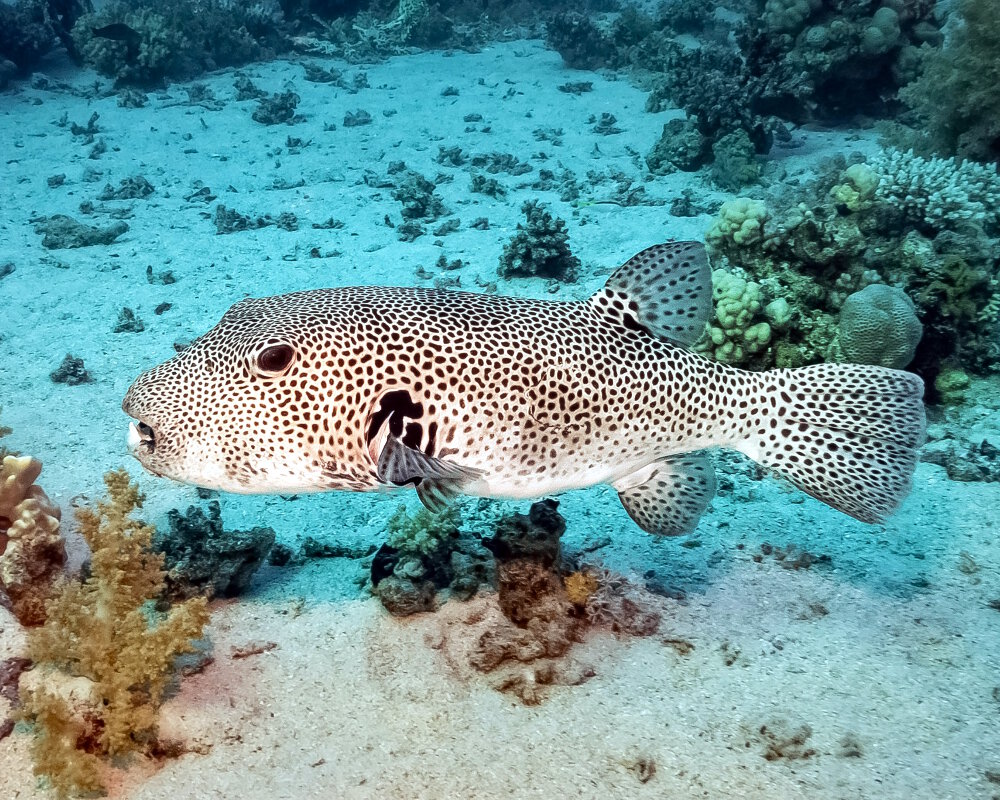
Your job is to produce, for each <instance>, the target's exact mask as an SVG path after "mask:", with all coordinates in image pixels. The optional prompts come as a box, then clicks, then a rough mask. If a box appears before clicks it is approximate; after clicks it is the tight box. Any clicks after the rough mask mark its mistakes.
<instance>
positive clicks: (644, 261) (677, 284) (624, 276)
mask: <svg viewBox="0 0 1000 800" xmlns="http://www.w3.org/2000/svg"><path fill="white" fill-rule="evenodd" d="M590 303H591V304H592V305H593V306H594V307H595V308H597V310H598V311H599V312H600V313H601V314H604V315H607V316H610V317H612V318H613V320H614V322H615V323H617V324H619V325H624V326H625V327H627V328H635V329H640V330H645V331H647V332H648V333H650V334H652V335H653V336H658V337H660V338H663V339H670V340H671V341H674V342H677V343H678V344H681V345H684V346H685V347H690V346H691V345H693V344H694V343H695V341H697V339H698V338H699V337H700V336H701V335H702V333H704V331H705V323H707V322H708V320H709V317H710V316H711V314H712V270H711V268H710V267H709V264H708V255H707V253H706V252H705V245H703V244H702V243H701V242H666V243H664V244H656V245H653V246H652V247H647V248H646V249H645V250H643V251H642V252H641V253H637V254H636V255H634V256H632V258H630V259H629V260H628V261H626V262H625V263H624V264H622V266H620V267H619V268H618V269H616V270H615V271H614V272H613V273H612V274H611V277H610V278H608V282H607V283H606V284H604V288H603V289H601V290H600V291H599V292H597V293H596V294H595V295H593V296H592V297H591V298H590Z"/></svg>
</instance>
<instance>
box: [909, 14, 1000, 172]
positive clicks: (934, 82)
mask: <svg viewBox="0 0 1000 800" xmlns="http://www.w3.org/2000/svg"><path fill="white" fill-rule="evenodd" d="M957 10H958V17H959V19H958V20H956V21H955V24H954V26H953V28H952V30H951V34H950V36H949V37H948V42H947V44H946V46H945V47H944V48H943V49H940V50H931V51H929V52H928V53H927V56H926V57H925V59H924V69H923V73H922V74H921V76H920V77H919V78H918V79H917V80H916V81H914V82H913V83H911V84H910V85H909V86H907V87H906V88H905V89H904V90H903V92H902V93H901V94H902V97H903V99H904V100H905V101H906V102H907V103H908V104H909V105H910V106H911V107H912V108H913V109H915V110H916V112H917V113H918V114H919V115H920V116H921V118H922V120H923V124H924V126H925V128H926V136H925V141H924V143H923V144H924V146H925V147H926V148H927V149H929V150H931V151H934V152H939V153H942V154H944V155H954V156H958V157H960V158H971V159H974V160H977V161H986V162H1000V92H998V91H997V86H1000V25H997V6H996V0H959V2H958V7H957Z"/></svg>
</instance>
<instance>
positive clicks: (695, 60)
mask: <svg viewBox="0 0 1000 800" xmlns="http://www.w3.org/2000/svg"><path fill="white" fill-rule="evenodd" d="M966 2H967V3H969V4H977V3H978V4H979V5H983V6H985V5H986V4H987V0H966ZM679 5H680V6H681V7H679ZM712 10H713V7H711V6H703V7H699V6H698V5H697V4H696V3H694V2H691V1H690V0H685V2H684V3H682V4H678V3H669V4H664V5H663V6H661V7H660V8H659V9H658V10H657V11H655V12H653V13H648V12H645V11H640V10H637V9H635V8H629V9H626V10H625V11H623V12H622V13H621V14H619V15H617V17H616V18H615V19H614V20H613V21H612V22H610V23H609V22H606V21H603V20H602V21H595V19H592V18H590V17H588V16H586V15H583V14H580V13H578V12H569V13H557V14H555V15H554V16H553V17H552V18H550V20H549V22H548V25H547V28H546V31H547V41H548V44H549V46H550V47H552V48H553V49H555V50H557V51H558V52H559V53H560V54H561V55H562V57H563V60H564V61H565V63H566V64H567V65H568V66H570V67H573V68H578V69H598V68H601V67H613V68H618V69H628V70H630V71H631V73H632V76H633V78H634V79H635V80H636V81H637V82H638V83H639V85H641V86H643V87H644V88H649V89H651V92H650V96H649V100H648V103H647V108H648V110H651V111H662V110H664V109H665V108H666V107H667V106H668V105H673V106H677V107H679V108H682V109H683V110H684V111H685V112H686V114H687V116H688V118H689V119H690V120H691V123H692V124H693V126H694V128H695V129H696V130H697V131H698V132H699V133H700V134H701V135H702V136H704V137H705V138H706V140H707V142H708V143H710V144H713V145H715V144H716V143H718V142H720V140H723V139H725V138H726V137H727V136H731V135H733V134H736V133H740V134H741V139H740V140H739V142H738V147H737V142H736V141H734V140H728V141H727V142H726V143H725V144H723V145H721V146H720V147H719V149H718V151H717V152H716V153H715V157H719V156H725V155H731V154H733V153H734V152H737V151H738V153H739V156H738V160H739V161H740V162H741V163H742V164H743V165H744V167H745V168H747V169H748V170H749V171H748V172H747V173H746V177H743V178H741V179H740V180H739V181H738V182H737V184H738V183H742V184H746V183H749V182H752V180H753V179H754V175H753V172H752V167H751V166H750V165H752V163H753V162H752V161H750V160H747V159H746V158H745V155H744V152H745V147H746V145H745V140H749V142H750V144H751V146H752V148H753V152H755V153H757V154H765V153H767V152H768V150H769V149H770V147H771V144H772V142H773V139H774V137H775V136H784V135H786V130H785V127H784V124H783V123H784V122H791V123H795V124H801V123H805V122H809V121H812V120H837V121H839V120H842V119H844V118H846V117H850V116H851V115H855V114H859V113H861V114H867V115H872V116H875V115H880V116H886V115H888V114H890V113H891V112H892V111H894V110H895V109H896V108H897V107H898V101H897V99H896V95H897V93H898V91H899V90H900V88H901V87H903V86H905V85H906V84H907V83H908V82H909V81H910V80H912V79H913V78H914V77H915V76H916V74H917V71H918V65H919V61H920V57H919V51H918V48H920V47H924V48H932V47H937V46H939V45H940V44H941V41H942V39H943V37H942V35H941V32H940V31H939V30H938V27H937V20H936V18H935V16H934V13H933V11H934V9H933V3H930V2H917V3H902V2H891V3H883V2H882V0H862V2H847V0H754V1H753V2H745V3H741V4H740V7H739V8H737V9H732V10H733V11H736V12H737V13H732V14H724V15H723V14H713V13H712ZM681 34H683V35H681ZM692 36H693V37H694V38H695V39H696V40H697V41H696V43H694V44H692V41H691V37H692ZM980 49H981V50H988V48H980ZM994 52H995V51H994ZM981 85H982V86H983V87H987V86H988V85H990V84H989V83H988V81H983V82H982V84H981ZM934 94H935V93H934V92H925V96H927V97H933V96H934ZM990 102H992V98H991V100H990ZM675 127H676V126H675ZM742 137H745V140H744V139H743V138H742ZM694 141H695V140H690V141H689V144H688V150H689V151H691V149H692V148H691V145H692V144H694ZM655 160H656V161H657V162H658V164H661V165H662V164H663V163H664V160H663V159H660V158H657V159H655ZM660 168H661V167H659V166H658V167H656V169H657V170H658V169H660ZM740 172H741V171H740V170H736V171H734V170H733V169H731V168H728V167H723V169H722V173H723V175H726V176H731V175H735V176H739V174H740ZM728 180H732V179H731V178H728Z"/></svg>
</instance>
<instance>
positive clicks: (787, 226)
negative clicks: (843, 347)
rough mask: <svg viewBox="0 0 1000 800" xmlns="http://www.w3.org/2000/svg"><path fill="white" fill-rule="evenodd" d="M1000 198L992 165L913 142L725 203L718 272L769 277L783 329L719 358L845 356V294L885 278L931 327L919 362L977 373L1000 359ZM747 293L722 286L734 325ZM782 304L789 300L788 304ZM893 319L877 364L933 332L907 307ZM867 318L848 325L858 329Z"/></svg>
mask: <svg viewBox="0 0 1000 800" xmlns="http://www.w3.org/2000/svg"><path fill="white" fill-rule="evenodd" d="M998 204H1000V179H998V178H997V176H996V175H995V174H993V173H992V172H991V171H990V170H989V169H987V168H985V167H983V166H982V165H978V164H974V163H970V162H965V163H959V162H957V161H956V160H955V159H927V158H922V157H920V156H917V155H916V154H914V153H913V152H912V151H900V150H889V151H887V152H885V153H883V154H879V155H876V156H874V157H871V158H870V159H868V161H864V160H862V159H861V158H860V157H857V158H856V160H855V161H854V163H851V164H848V163H847V160H846V159H843V158H839V159H833V160H831V161H830V162H828V163H826V164H824V165H821V168H820V174H819V175H818V177H817V178H816V179H815V180H812V181H809V182H806V183H803V184H801V185H799V186H788V187H786V188H783V189H778V190H776V191H774V192H772V193H771V194H770V196H769V197H768V198H767V199H766V200H759V199H750V198H737V199H735V200H731V201H729V202H727V203H724V204H723V206H722V208H721V209H720V212H719V216H718V218H717V219H716V220H715V221H714V222H713V224H712V226H711V228H710V229H709V231H708V232H707V234H706V237H705V238H706V243H707V244H708V246H709V248H710V249H711V251H712V253H713V255H714V256H715V257H716V258H717V259H719V261H718V262H717V267H719V268H722V269H727V270H729V271H730V272H734V271H735V274H737V275H741V277H743V278H744V280H746V281H748V282H750V283H756V284H759V286H760V297H759V298H758V302H759V304H760V306H761V307H762V308H763V311H764V313H763V315H762V316H763V317H764V318H766V321H767V323H768V324H769V325H770V327H771V337H770V341H769V342H762V343H761V344H762V346H761V348H759V349H758V351H757V352H756V353H754V351H753V349H751V348H743V349H742V352H741V351H740V350H737V349H736V348H735V346H727V347H726V348H725V349H724V350H723V351H722V352H721V353H719V354H718V355H719V356H720V357H722V358H725V359H726V360H731V358H732V357H735V358H736V361H737V362H742V363H743V365H744V366H751V367H769V366H779V367H794V366H800V365H802V364H806V363H815V362H817V361H822V360H830V359H836V358H843V357H845V356H844V353H843V352H839V353H838V351H837V343H836V342H835V337H836V334H837V332H838V328H840V329H842V330H843V328H844V326H839V325H838V317H839V315H841V314H842V309H843V307H844V304H845V300H846V298H847V297H848V296H849V295H851V294H852V293H854V292H858V291H860V290H862V289H864V288H865V287H866V286H869V285H871V284H885V285H886V286H887V287H898V288H899V289H900V290H902V291H904V292H905V293H906V294H907V295H908V296H909V298H910V299H911V300H912V301H913V303H914V304H915V306H916V309H915V311H916V317H917V319H918V320H919V323H920V324H922V325H923V329H924V336H923V338H922V339H921V340H920V343H919V345H918V346H917V350H916V354H915V357H914V360H913V362H912V365H911V368H912V369H914V370H916V371H918V372H920V373H921V374H922V375H923V376H924V377H925V379H928V383H930V382H931V381H933V378H934V376H935V375H936V374H937V371H938V369H940V367H941V365H942V364H943V363H945V362H946V361H948V360H949V359H952V358H954V359H957V363H958V365H959V366H962V367H964V368H966V369H970V370H973V371H982V370H984V369H987V368H989V367H990V366H991V365H993V364H996V363H1000V345H998V342H1000V324H998V323H1000V320H998V319H997V314H996V312H995V309H996V308H998V307H1000V301H997V300H996V299H995V297H996V295H997V288H998V287H997V284H996V281H995V280H991V275H993V274H995V273H996V270H997V269H998V268H1000V217H998V214H997V210H996V209H997V207H998ZM740 269H742V270H743V273H742V274H741V273H739V272H738V270H740ZM730 282H731V281H730ZM734 291H735V290H734ZM742 295H743V293H742V292H740V293H737V296H734V297H730V296H729V292H723V293H722V294H718V293H717V301H718V302H719V303H720V311H721V312H723V313H724V315H725V317H726V319H727V320H729V319H731V321H732V322H734V323H736V322H739V321H740V319H741V317H740V315H739V314H738V313H737V314H732V313H728V312H729V310H730V309H731V308H732V307H734V303H736V301H738V300H740V298H741V297H742ZM779 300H784V301H785V302H784V304H783V306H784V307H783V308H781V309H779V308H778V307H777V306H776V305H775V303H776V302H777V301H779ZM739 308H743V306H739ZM739 308H738V309H737V311H738V310H739ZM748 308H749V306H748ZM849 312H852V309H849ZM754 313H759V312H758V311H757V310H754ZM772 314H773V316H772ZM746 316H747V315H746V314H745V313H744V314H743V317H746ZM751 319H752V317H751ZM779 319H780V321H779ZM873 319H874V317H871V318H869V321H871V320H873ZM890 319H891V320H894V321H895V323H898V325H897V327H895V328H894V329H893V330H892V331H891V332H890V331H888V330H886V331H883V332H884V333H886V334H887V335H889V336H890V338H889V339H887V340H885V341H886V342H888V343H890V344H888V346H887V349H885V351H884V352H881V353H879V354H875V353H873V352H870V348H869V349H868V352H867V355H865V356H864V357H865V358H866V359H869V360H870V359H875V360H876V361H877V362H879V363H887V362H892V363H897V364H898V362H899V361H900V359H902V358H903V357H904V356H905V355H907V354H908V352H909V348H910V346H911V345H913V344H915V343H916V340H917V339H919V338H920V337H919V333H918V330H917V328H916V327H915V326H914V325H913V320H912V319H911V318H910V317H908V316H907V315H905V314H901V315H890ZM757 321H763V320H757ZM856 321H857V320H853V321H852V320H848V324H847V326H846V328H847V330H848V331H849V330H850V329H851V328H852V327H854V324H853V323H854V322H856ZM744 328H745V325H742V324H740V325H735V324H734V325H731V326H728V328H727V327H726V326H722V327H721V331H722V333H721V334H719V333H717V334H716V339H719V340H720V341H721V342H722V343H723V344H726V343H728V342H730V341H731V340H732V339H733V338H734V337H733V335H730V334H726V333H725V331H726V330H731V331H735V332H736V334H739V333H740V332H741V331H742V330H744ZM850 338H851V336H850V334H849V333H848V335H847V338H846V340H845V339H844V337H841V339H842V341H841V343H843V341H849V340H850ZM765 345H766V346H765ZM716 346H718V342H717V343H716ZM848 349H850V346H849V348H848ZM855 355H858V356H859V357H860V354H859V353H855Z"/></svg>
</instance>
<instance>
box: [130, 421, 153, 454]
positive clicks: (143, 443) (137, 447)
mask: <svg viewBox="0 0 1000 800" xmlns="http://www.w3.org/2000/svg"><path fill="white" fill-rule="evenodd" d="M128 449H129V450H131V451H132V452H133V453H134V452H145V453H152V452H154V451H155V450H156V434H155V433H154V432H153V429H152V428H151V427H149V425H147V424H146V423H145V422H142V421H141V420H136V421H130V422H129V424H128Z"/></svg>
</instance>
